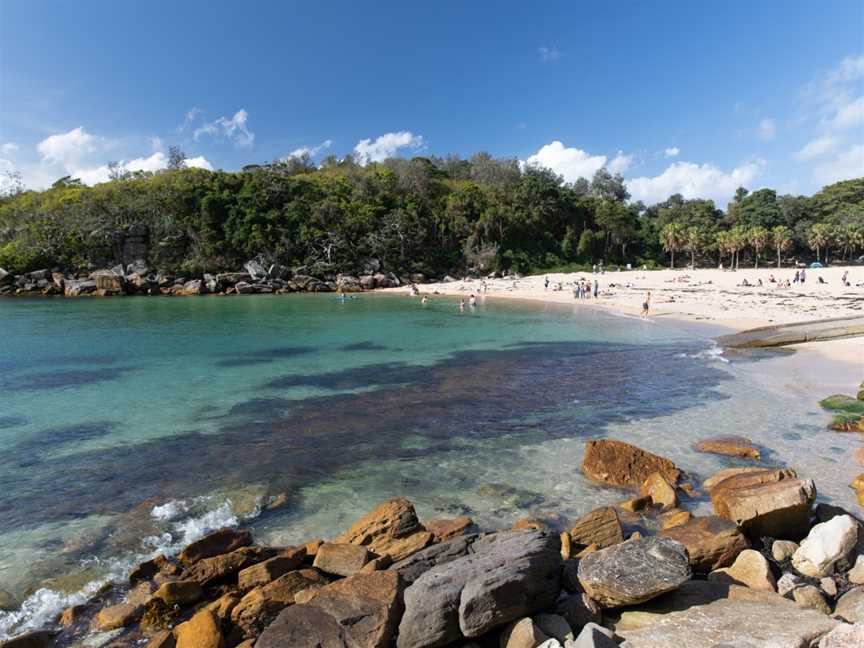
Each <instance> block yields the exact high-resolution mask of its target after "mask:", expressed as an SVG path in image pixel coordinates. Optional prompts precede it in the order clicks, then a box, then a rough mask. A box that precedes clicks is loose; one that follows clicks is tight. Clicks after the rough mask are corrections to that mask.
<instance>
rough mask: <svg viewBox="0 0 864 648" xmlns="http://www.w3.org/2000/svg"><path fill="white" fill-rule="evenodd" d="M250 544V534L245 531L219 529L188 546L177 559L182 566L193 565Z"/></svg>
mask: <svg viewBox="0 0 864 648" xmlns="http://www.w3.org/2000/svg"><path fill="white" fill-rule="evenodd" d="M250 544H252V533H251V532H249V531H248V530H247V529H220V530H219V531H214V532H213V533H208V534H207V535H205V536H204V537H203V538H201V539H200V540H196V541H195V542H193V543H192V544H190V545H188V546H187V547H186V548H185V549H184V550H183V551H181V552H180V556H179V558H180V560H181V561H183V563H184V564H186V565H193V564H194V563H196V562H198V561H199V560H201V559H203V558H212V557H213V556H218V555H220V554H226V553H229V552H231V551H234V550H235V549H239V548H240V547H246V546H249V545H250Z"/></svg>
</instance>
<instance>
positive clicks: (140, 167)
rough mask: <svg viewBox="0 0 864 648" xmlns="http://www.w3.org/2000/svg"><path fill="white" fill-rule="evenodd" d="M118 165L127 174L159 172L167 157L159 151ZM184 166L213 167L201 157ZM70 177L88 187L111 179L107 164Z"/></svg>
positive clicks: (163, 166) (84, 170)
mask: <svg viewBox="0 0 864 648" xmlns="http://www.w3.org/2000/svg"><path fill="white" fill-rule="evenodd" d="M119 165H120V168H121V169H123V170H124V171H129V172H132V171H159V170H161V169H165V168H167V167H168V156H167V155H165V154H164V153H163V152H161V151H157V152H156V153H153V155H151V156H149V157H146V158H144V157H141V158H135V159H133V160H121V161H120V163H119ZM186 166H187V167H197V168H200V169H207V170H208V171H212V170H213V166H212V165H211V164H210V162H209V161H208V160H207V159H206V158H204V157H203V156H198V157H194V158H187V159H186ZM71 175H73V176H74V177H76V178H79V179H80V180H81V182H83V183H84V184H88V185H94V184H99V183H100V182H108V180H110V179H111V178H110V174H109V170H108V165H107V164H103V165H101V166H98V167H91V168H82V169H75V170H73V172H72V173H71Z"/></svg>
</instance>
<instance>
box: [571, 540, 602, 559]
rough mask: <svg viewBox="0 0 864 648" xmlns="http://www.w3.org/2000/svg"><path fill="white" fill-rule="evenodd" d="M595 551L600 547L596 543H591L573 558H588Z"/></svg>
mask: <svg viewBox="0 0 864 648" xmlns="http://www.w3.org/2000/svg"><path fill="white" fill-rule="evenodd" d="M595 551H600V546H599V545H597V544H596V543H594V542H592V543H591V544H590V545H588V546H587V547H585V548H584V549H582V550H581V551H579V553H577V554H576V555H575V556H574V557H575V558H584V557H585V556H589V555H591V554H592V553H594V552H595Z"/></svg>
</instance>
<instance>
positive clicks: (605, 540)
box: [570, 506, 624, 548]
mask: <svg viewBox="0 0 864 648" xmlns="http://www.w3.org/2000/svg"><path fill="white" fill-rule="evenodd" d="M570 541H571V542H572V543H573V544H575V545H580V546H582V547H587V546H588V545H591V544H596V545H597V546H598V547H600V548H605V547H611V546H612V545H614V544H618V543H619V542H624V530H623V529H622V528H621V521H620V520H619V519H618V514H617V513H616V512H615V509H614V508H612V507H611V506H603V507H601V508H598V509H594V510H593V511H591V512H590V513H587V514H585V515H583V516H582V517H581V518H579V519H578V520H576V522H575V523H574V524H573V528H572V529H571V530H570Z"/></svg>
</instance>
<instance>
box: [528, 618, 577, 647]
mask: <svg viewBox="0 0 864 648" xmlns="http://www.w3.org/2000/svg"><path fill="white" fill-rule="evenodd" d="M534 624H535V625H536V626H537V627H538V628H540V631H541V632H542V633H543V634H545V635H546V636H547V637H551V638H552V639H557V640H558V642H560V643H561V644H563V643H565V642H567V641H574V640H575V639H576V635H574V634H573V628H571V627H570V624H569V623H568V622H567V620H566V619H565V618H564V617H562V616H559V615H557V614H548V613H541V614H535V615H534Z"/></svg>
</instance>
